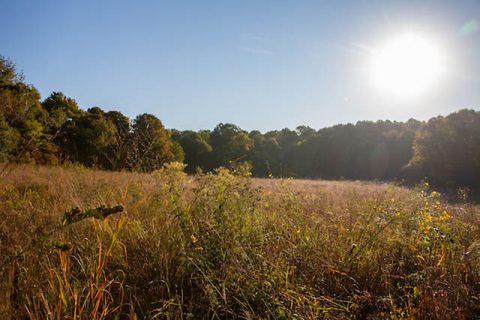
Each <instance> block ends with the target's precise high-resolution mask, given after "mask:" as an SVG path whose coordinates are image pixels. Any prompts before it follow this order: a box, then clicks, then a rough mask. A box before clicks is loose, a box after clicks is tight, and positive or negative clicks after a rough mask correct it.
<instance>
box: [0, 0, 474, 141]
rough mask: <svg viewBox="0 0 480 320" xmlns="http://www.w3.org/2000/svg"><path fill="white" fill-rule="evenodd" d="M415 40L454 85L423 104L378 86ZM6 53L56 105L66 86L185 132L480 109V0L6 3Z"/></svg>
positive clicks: (2, 26)
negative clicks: (406, 39)
mask: <svg viewBox="0 0 480 320" xmlns="http://www.w3.org/2000/svg"><path fill="white" fill-rule="evenodd" d="M405 33H410V34H414V35H420V36H421V37H422V38H424V39H428V41H431V42H432V43H435V48H437V49H438V50H439V51H440V52H441V54H442V57H443V60H442V61H443V62H442V63H443V65H442V66H443V72H442V75H441V77H438V78H439V79H437V81H435V83H434V84H432V85H431V86H430V87H428V90H425V91H424V92H422V93H421V94H417V95H414V96H409V95H406V96H399V95H391V94H388V93H385V92H384V90H381V89H380V88H379V87H378V86H377V87H375V86H374V85H373V84H372V83H373V81H372V71H371V64H372V62H371V61H372V56H373V55H374V54H375V52H378V51H379V50H381V48H382V46H384V45H385V43H388V42H389V41H393V40H394V39H395V38H396V37H399V36H400V35H402V34H405ZM0 54H1V55H3V56H5V57H7V58H9V59H10V60H12V61H13V62H14V63H15V64H16V66H17V69H18V70H20V71H22V72H23V73H24V75H25V79H26V81H27V82H28V83H31V84H33V85H34V86H35V87H36V88H37V89H38V90H39V91H40V93H41V95H42V98H46V97H48V95H50V93H51V92H53V91H61V92H63V93H65V94H66V95H67V96H69V97H72V98H74V99H75V100H76V101H77V102H78V103H79V105H80V106H81V107H82V108H84V109H87V108H89V107H92V106H99V107H101V108H103V109H105V110H119V111H121V112H123V113H124V114H126V115H127V116H129V117H131V118H133V117H135V116H136V115H138V114H141V113H145V112H148V113H152V114H154V115H156V116H157V117H159V118H160V119H161V120H162V122H163V123H164V124H165V126H166V127H167V128H176V129H180V130H186V129H189V130H199V129H212V128H213V127H215V126H216V125H217V124H218V123H226V122H229V123H234V124H236V125H238V126H240V127H242V128H243V129H246V130H254V129H256V130H261V131H263V132H265V131H268V130H274V129H281V128H285V127H288V128H291V129H294V128H295V127H297V126H299V125H307V126H310V127H312V128H315V129H319V128H322V127H326V126H331V125H334V124H339V123H349V122H352V123H355V122H356V121H358V120H378V119H390V120H398V121H406V120H408V119H409V118H415V119H419V120H425V119H428V118H430V117H433V116H436V115H439V114H443V115H447V114H448V113H451V112H454V111H456V110H459V109H463V108H469V109H475V110H479V108H480V1H478V0H471V1H466V0H465V1H462V0H459V1H454V0H452V1H443V0H431V1H421V0H416V1H408V0H405V1H373V0H372V1H365V0H358V1H313V0H310V1H309V0H242V1H240V0H237V1H226V0H224V1H213V0H204V1H198V0H190V1H187V0H174V1H173V0H172V1H160V0H157V1H142V0H140V1H133V0H132V1H123V0H102V1H98V0H96V1H90V0H83V1H74V0H57V1H53V0H44V1H34V0H31V1H26V0H0ZM387 81H388V80H387Z"/></svg>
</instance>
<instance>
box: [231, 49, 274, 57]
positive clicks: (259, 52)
mask: <svg viewBox="0 0 480 320" xmlns="http://www.w3.org/2000/svg"><path fill="white" fill-rule="evenodd" d="M238 49H239V50H240V51H244V52H248V53H252V54H257V55H263V56H270V55H272V54H273V51H271V50H268V49H261V48H252V47H238Z"/></svg>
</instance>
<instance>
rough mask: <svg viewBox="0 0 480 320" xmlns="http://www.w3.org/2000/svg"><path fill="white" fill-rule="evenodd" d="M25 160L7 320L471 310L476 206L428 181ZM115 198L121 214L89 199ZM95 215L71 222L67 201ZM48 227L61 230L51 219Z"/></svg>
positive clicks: (4, 287) (438, 315)
mask: <svg viewBox="0 0 480 320" xmlns="http://www.w3.org/2000/svg"><path fill="white" fill-rule="evenodd" d="M181 169H182V166H181V165H179V164H171V165H168V166H166V167H165V168H163V169H162V170H160V171H157V172H155V173H153V174H135V173H111V172H102V171H93V170H86V169H82V168H78V167H73V168H59V167H57V168H48V167H31V166H17V167H15V168H14V170H12V171H11V172H10V173H9V175H8V176H6V177H5V178H4V179H3V180H2V181H1V182H0V249H1V253H2V255H1V257H0V267H1V269H0V315H1V318H2V319H4V318H5V319H8V318H13V319H14V318H18V319H112V318H118V319H199V318H200V319H202V318H208V319H225V318H232V319H291V318H297V319H318V318H332V319H333V318H334V319H346V318H357V319H364V318H371V319H387V318H388V319H408V318H410V319H413V318H418V319H452V318H455V319H468V318H474V317H475V315H476V314H478V313H480V301H479V299H480V274H479V273H480V239H479V238H480V236H479V235H480V233H479V232H480V229H479V225H480V220H479V213H480V208H479V207H478V206H475V205H473V204H469V203H467V202H464V203H461V204H449V203H447V202H445V201H444V200H443V197H442V195H440V194H438V193H437V192H434V191H433V190H430V188H429V186H428V185H422V186H419V187H418V188H416V189H405V188H400V187H396V186H394V185H391V184H374V183H362V182H325V181H297V180H288V179H287V180H278V179H252V178H249V177H248V174H245V172H231V171H228V170H225V169H221V170H218V171H217V172H216V173H215V174H206V175H199V176H195V177H192V176H187V175H185V174H183V172H182V171H181ZM117 205H122V206H123V207H124V208H125V210H124V212H123V213H119V214H115V215H111V216H108V217H103V216H101V217H100V218H105V219H93V218H94V217H96V218H99V216H98V215H97V216H96V215H95V214H93V213H92V211H88V210H89V209H92V208H98V207H100V206H106V207H115V206H117ZM74 207H78V209H76V210H77V211H75V212H90V214H88V215H85V216H82V219H77V220H75V221H73V220H71V221H70V222H71V223H65V213H66V212H67V213H68V212H72V211H71V210H72V208H74ZM52 231H53V232H52Z"/></svg>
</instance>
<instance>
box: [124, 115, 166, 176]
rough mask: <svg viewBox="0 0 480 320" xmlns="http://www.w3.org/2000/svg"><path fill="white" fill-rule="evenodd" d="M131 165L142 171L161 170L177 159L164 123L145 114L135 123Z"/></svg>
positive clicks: (130, 158)
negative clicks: (165, 164)
mask: <svg viewBox="0 0 480 320" xmlns="http://www.w3.org/2000/svg"><path fill="white" fill-rule="evenodd" d="M132 127H133V132H132V139H131V142H130V143H131V145H130V146H131V148H130V154H129V165H130V167H131V168H132V169H135V170H140V171H147V172H148V171H153V170H156V169H160V168H161V167H162V165H163V164H164V163H167V162H171V161H173V160H174V159H175V154H174V151H173V150H172V142H171V140H170V135H169V133H168V131H167V130H166V129H165V128H164V126H163V124H162V122H161V121H160V120H159V119H158V118H157V117H155V116H154V115H152V114H148V113H144V114H141V115H139V116H137V117H136V118H135V120H134V121H133V126H132Z"/></svg>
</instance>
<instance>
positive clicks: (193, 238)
mask: <svg viewBox="0 0 480 320" xmlns="http://www.w3.org/2000/svg"><path fill="white" fill-rule="evenodd" d="M190 239H192V243H197V242H198V239H197V237H195V235H193V234H192V235H191V236H190Z"/></svg>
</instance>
